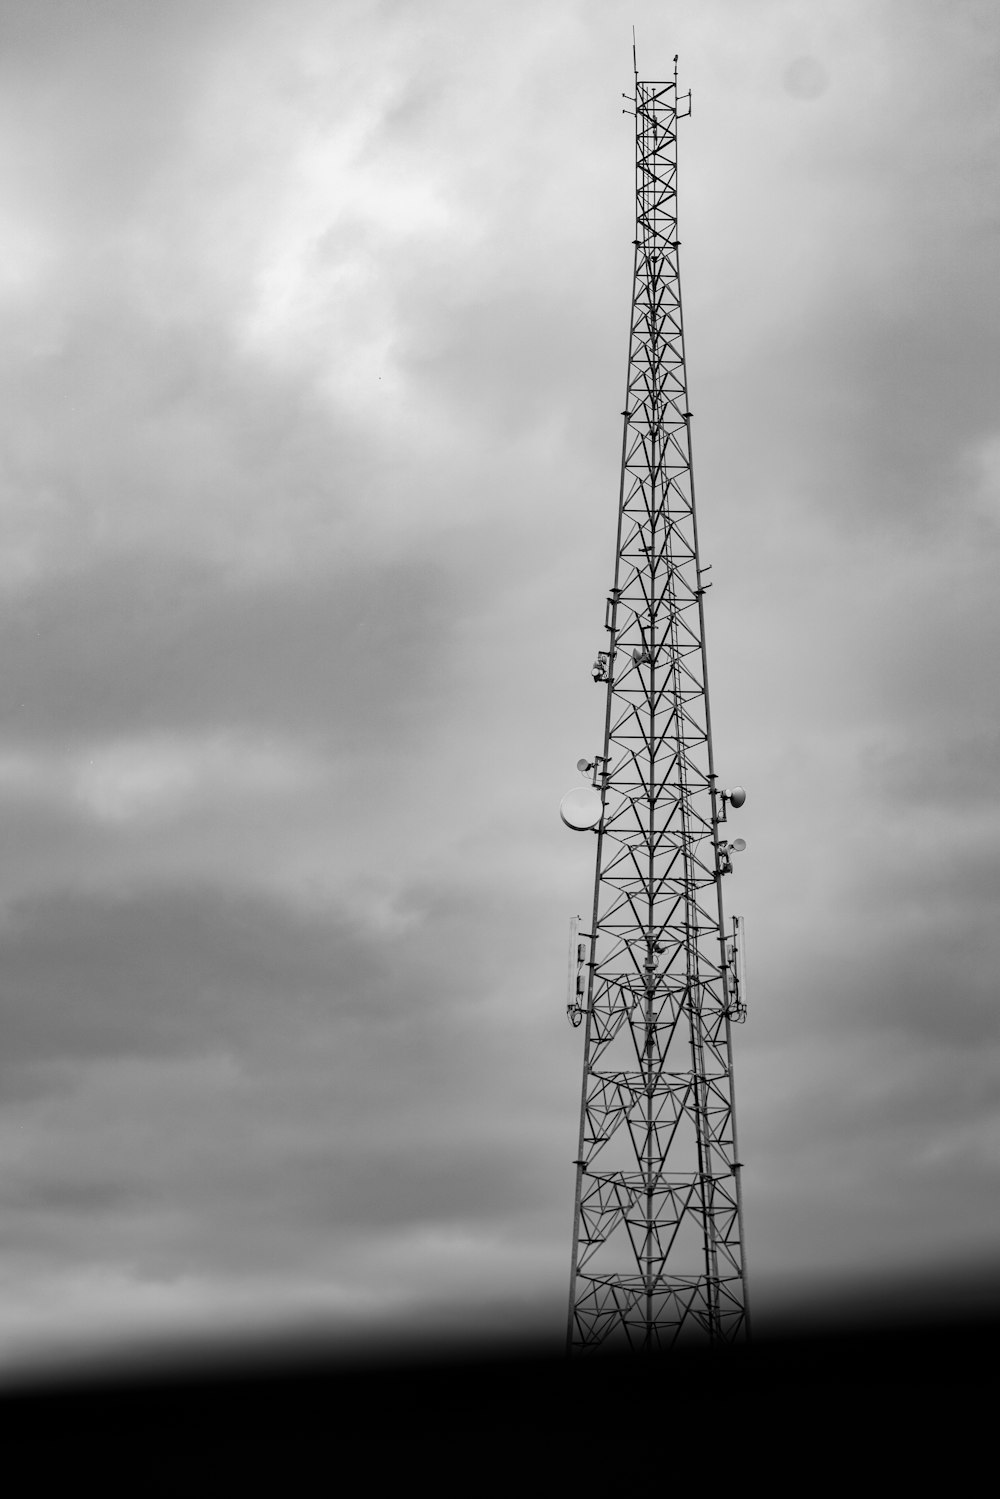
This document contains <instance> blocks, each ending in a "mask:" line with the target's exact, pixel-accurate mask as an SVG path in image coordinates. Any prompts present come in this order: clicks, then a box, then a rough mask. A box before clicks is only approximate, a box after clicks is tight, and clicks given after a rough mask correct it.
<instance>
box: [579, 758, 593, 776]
mask: <svg viewBox="0 0 1000 1499" xmlns="http://www.w3.org/2000/svg"><path fill="white" fill-rule="evenodd" d="M576 768H577V770H578V771H579V772H580V774H581V775H582V776H585V775H586V774H587V771H588V770H593V768H594V762H593V760H577V762H576Z"/></svg>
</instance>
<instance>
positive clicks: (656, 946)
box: [564, 58, 749, 1350]
mask: <svg viewBox="0 0 1000 1499" xmlns="http://www.w3.org/2000/svg"><path fill="white" fill-rule="evenodd" d="M676 63H677V60H676V58H675V59H674V77H673V79H672V80H671V81H670V82H667V83H651V82H650V83H643V82H640V81H639V79H638V75H636V82H635V98H634V105H635V120H636V238H635V270H634V283H633V297H632V317H631V337H630V346H629V361H628V384H627V394H626V401H625V411H624V434H623V444H622V469H621V489H620V497H619V517H618V536H617V548H616V559H615V575H614V586H613V588H612V589H611V592H610V595H609V597H608V600H607V608H606V615H605V629H606V631H607V632H608V638H607V641H606V649H604V650H602V651H601V652H600V654H599V655H598V659H597V661H596V662H595V663H594V677H595V679H596V680H598V681H600V682H604V683H606V691H607V700H606V713H605V725H604V743H603V750H602V753H601V754H600V755H598V756H597V757H595V760H594V762H593V764H590V763H588V762H587V761H581V762H580V766H579V767H578V768H579V769H581V770H589V771H592V772H593V776H592V786H593V788H594V789H590V790H587V789H584V790H582V791H578V792H576V793H570V796H573V795H576V796H577V797H578V799H579V798H581V797H582V799H583V801H584V802H586V800H587V798H588V797H589V799H590V801H591V803H592V814H591V816H590V817H589V818H588V817H587V816H586V815H584V816H583V817H582V818H580V817H579V815H578V816H577V818H576V820H575V821H574V820H572V819H571V818H569V817H567V818H566V819H565V820H567V821H569V822H570V825H571V826H577V827H585V826H592V827H594V829H595V831H596V833H597V870H596V879H595V887H594V903H593V914H592V919H591V926H590V931H589V933H586V932H584V933H581V934H580V935H581V936H582V937H584V938H589V944H588V943H587V942H586V941H581V942H580V943H579V945H577V943H576V932H575V930H574V933H573V934H572V935H571V992H570V1005H569V1007H568V1008H569V1011H570V1018H571V1019H572V1020H573V1022H574V1024H579V1023H580V1022H581V1021H582V1022H583V1025H584V1064H583V1097H582V1104H581V1118H580V1138H579V1149H578V1153H577V1154H578V1159H577V1162H576V1168H577V1179H576V1199H575V1209H574V1232H573V1258H572V1274H571V1290H570V1316H569V1345H570V1348H571V1349H574V1350H580V1349H587V1348H591V1347H593V1346H595V1345H599V1344H601V1345H603V1344H608V1345H609V1346H614V1345H615V1344H620V1345H622V1346H626V1345H627V1346H631V1347H633V1348H637V1349H650V1350H652V1349H658V1348H664V1347H667V1346H671V1345H674V1344H678V1343H679V1344H686V1343H687V1342H688V1341H689V1340H691V1341H700V1342H720V1343H725V1342H732V1341H736V1340H738V1339H740V1338H742V1337H745V1336H746V1335H747V1334H748V1331H749V1323H748V1309H747V1298H746V1276H745V1263H744V1253H743V1213H742V1201H741V1187H740V1162H739V1159H738V1153H737V1145H736V1119H735V1111H734V1094H733V1062H732V1047H731V1041H732V1034H731V1028H732V1024H733V1022H734V1021H735V1020H740V1019H742V1018H743V1015H744V1013H745V1006H744V1001H743V994H742V984H741V972H740V958H739V955H738V953H737V941H738V939H739V938H740V937H741V930H740V923H739V922H738V921H736V920H734V922H733V924H732V927H731V929H730V930H729V932H728V933H727V930H726V925H725V919H724V915H723V905H722V878H723V875H724V874H726V873H728V872H729V870H730V868H731V854H732V852H733V849H734V845H733V844H731V843H728V842H727V841H726V840H725V838H724V837H723V832H722V824H723V823H724V822H725V821H726V816H727V806H728V805H733V806H739V805H740V804H741V803H742V801H743V799H744V793H743V791H742V789H741V788H735V789H734V790H733V791H732V792H730V791H726V790H724V789H723V788H721V787H720V786H718V784H717V778H716V771H715V766H714V760H713V753H712V731H711V719H710V716H709V702H708V675H707V664H706V654H705V628H704V596H705V590H706V587H708V586H709V585H708V584H707V582H706V580H705V573H706V572H707V568H705V567H703V566H702V564H701V562H700V559H699V553H698V531H697V524H696V518H695V495H694V478H693V472H692V459H691V413H690V411H689V410H688V394H687V379H686V374H685V363H684V332H683V319H682V315H681V286H680V273H679V264H678V262H679V254H678V251H679V245H680V242H679V239H678V235H677V122H678V119H679V118H681V117H683V116H684V115H686V114H690V94H688V95H686V96H685V97H684V98H683V99H681V98H679V97H678V93H677V68H676ZM629 97H630V96H626V98H629ZM626 112H628V113H631V110H629V111H626ZM598 797H599V800H598ZM568 801H569V798H567V799H566V802H564V808H565V806H566V803H567V802H568ZM743 846H744V845H743V843H742V841H740V842H739V843H738V844H736V845H735V847H739V848H742V847H743ZM574 965H575V970H576V971H575V975H574V972H573V967H574Z"/></svg>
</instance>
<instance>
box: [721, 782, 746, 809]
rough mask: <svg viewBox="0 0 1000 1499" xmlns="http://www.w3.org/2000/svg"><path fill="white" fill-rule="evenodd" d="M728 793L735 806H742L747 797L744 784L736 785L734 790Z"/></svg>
mask: <svg viewBox="0 0 1000 1499" xmlns="http://www.w3.org/2000/svg"><path fill="white" fill-rule="evenodd" d="M726 795H727V796H728V798H729V800H730V803H731V804H732V806H734V807H742V805H743V803H744V802H745V801H746V799H747V794H746V792H745V791H744V790H743V787H742V786H734V787H733V789H732V791H727V792H726Z"/></svg>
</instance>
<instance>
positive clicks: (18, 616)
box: [3, 557, 465, 752]
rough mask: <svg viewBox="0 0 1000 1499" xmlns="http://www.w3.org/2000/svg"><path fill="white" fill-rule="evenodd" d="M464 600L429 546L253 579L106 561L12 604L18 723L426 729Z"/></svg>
mask: <svg viewBox="0 0 1000 1499" xmlns="http://www.w3.org/2000/svg"><path fill="white" fill-rule="evenodd" d="M463 606H465V600H464V598H463V594H462V590H461V587H460V585H458V586H457V585H456V578H455V574H454V572H452V571H444V570H443V569H442V568H441V567H440V566H438V565H436V564H435V563H434V562H433V561H432V560H430V559H428V558H427V557H418V558H415V559H414V560H412V561H401V562H393V563H390V564H388V565H385V566H381V567H380V566H378V565H377V564H371V565H370V566H369V567H368V568H367V569H366V570H365V571H364V572H362V571H360V570H350V571H345V572H343V573H341V574H339V575H334V576H332V577H331V576H329V575H324V576H320V577H315V576H314V577H312V578H306V579H304V580H297V581H294V582H292V581H290V580H287V579H285V578H280V579H279V580H278V581H277V582H274V583H270V584H269V583H268V582H266V581H265V582H261V583H260V584H258V585H257V586H245V587H240V586H229V587H227V586H226V584H225V582H224V581H222V580H220V578H219V575H218V573H217V572H216V571H215V570H213V569H209V568H204V567H199V566H197V565H194V564H190V563H185V562H183V561H178V560H169V559H148V558H144V559H141V560H136V559H133V558H131V557H130V558H123V559H121V560H117V561H113V562H106V563H104V564H102V565H100V566H98V567H95V568H92V569H87V570H85V571H81V572H77V573H75V574H70V575H69V576H68V577H66V576H63V577H56V578H53V580H52V582H51V585H50V586H47V587H45V588H39V589H36V590H34V591H33V592H32V594H31V595H30V596H28V597H27V598H20V597H16V598H15V599H13V600H8V601H7V602H6V611H5V612H7V617H8V635H9V639H10V641H11V647H12V648H11V650H10V651H9V653H8V655H7V659H6V662H5V665H4V668H3V676H4V679H5V696H6V698H7V702H8V704H9V705H10V706H9V709H8V714H7V731H8V734H9V735H10V736H11V737H12V738H13V739H14V740H17V739H26V740H28V741H30V740H31V739H32V737H34V736H41V737H46V736H52V737H54V738H55V739H56V740H58V739H59V738H60V737H62V738H64V739H69V740H72V739H73V738H74V737H75V736H79V735H87V734H95V733H98V734H102V735H103V734H114V733H116V732H119V733H120V732H122V731H126V730H132V731H135V730H137V729H139V730H148V729H151V728H159V727H162V726H170V727H171V728H175V729H176V728H178V727H189V726H192V725H197V726H203V725H209V726H214V725H224V726H227V727H231V726H237V727H239V726H245V725H251V726H254V727H256V728H261V727H266V728H270V729H273V728H275V727H279V726H280V727H285V728H288V729H290V730H291V732H292V733H293V734H294V733H301V734H305V735H310V734H313V735H315V734H319V735H320V736H329V738H330V739H331V740H332V741H333V742H334V743H335V744H338V745H343V746H346V747H348V748H349V749H350V750H352V751H354V752H357V751H358V750H359V749H360V748H361V747H362V746H364V745H365V744H366V743H370V742H371V740H372V739H375V740H377V741H378V740H382V739H384V737H385V736H387V735H391V734H394V733H395V734H398V733H400V732H401V730H402V727H403V725H404V724H406V725H407V726H408V732H410V733H417V734H419V733H420V720H421V717H422V715H425V714H428V713H429V711H430V706H431V704H432V703H433V702H434V701H436V700H438V699H439V697H440V694H441V692H442V691H443V690H444V688H445V686H446V684H447V680H448V661H449V657H450V654H451V652H452V651H453V649H454V643H455V642H454V629H455V623H456V619H457V617H458V616H459V615H460V613H461V610H462V607H463Z"/></svg>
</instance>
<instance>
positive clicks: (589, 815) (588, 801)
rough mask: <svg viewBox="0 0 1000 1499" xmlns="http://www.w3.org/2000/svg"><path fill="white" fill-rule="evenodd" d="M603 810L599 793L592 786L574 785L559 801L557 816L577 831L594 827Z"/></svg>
mask: <svg viewBox="0 0 1000 1499" xmlns="http://www.w3.org/2000/svg"><path fill="white" fill-rule="evenodd" d="M603 810H604V809H603V807H602V806H601V793H600V792H599V791H598V790H597V789H596V788H595V787H593V786H574V787H573V790H572V791H567V793H566V795H565V796H564V797H563V799H562V801H561V802H560V803H559V816H560V817H561V818H562V820H563V822H564V823H565V824H566V826H567V827H568V828H573V829H574V831H575V832H577V833H586V832H587V831H588V830H589V829H590V828H596V826H597V824H598V823H599V822H600V820H601V813H602V811H603Z"/></svg>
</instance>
